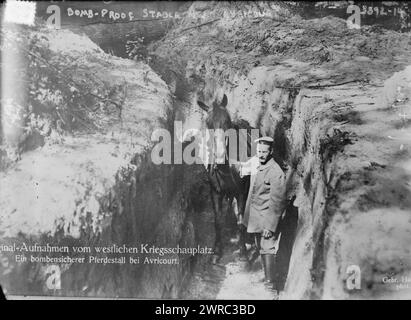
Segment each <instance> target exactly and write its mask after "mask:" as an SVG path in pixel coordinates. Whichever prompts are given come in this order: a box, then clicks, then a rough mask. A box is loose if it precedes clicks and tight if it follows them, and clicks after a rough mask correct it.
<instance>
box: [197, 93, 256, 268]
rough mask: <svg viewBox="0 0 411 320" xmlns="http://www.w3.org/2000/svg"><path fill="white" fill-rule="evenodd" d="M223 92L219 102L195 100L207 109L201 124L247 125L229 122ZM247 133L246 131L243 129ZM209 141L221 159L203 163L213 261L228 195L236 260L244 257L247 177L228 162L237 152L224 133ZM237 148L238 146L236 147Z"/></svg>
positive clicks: (220, 249)
mask: <svg viewBox="0 0 411 320" xmlns="http://www.w3.org/2000/svg"><path fill="white" fill-rule="evenodd" d="M227 102H228V99H227V96H226V95H225V94H224V97H223V99H222V101H221V103H218V102H217V100H215V101H214V102H213V104H212V105H211V106H208V105H206V104H205V103H204V102H202V101H199V100H198V101H197V104H198V106H199V107H200V108H201V109H203V110H204V111H206V112H207V117H206V120H205V124H206V127H207V129H212V130H215V132H217V131H218V130H217V129H221V131H220V133H221V132H226V131H227V130H229V129H234V130H236V132H237V137H238V132H239V129H251V128H250V126H249V125H248V123H246V121H243V122H238V123H233V122H232V120H231V117H230V115H229V113H228V111H227V108H226V106H227ZM247 135H248V133H247ZM213 139H214V140H213V141H211V150H212V153H213V155H214V157H213V159H214V160H215V159H223V161H212V162H211V163H208V164H207V174H208V181H209V184H210V191H211V199H212V203H213V209H214V221H215V233H216V236H215V243H214V260H213V262H214V263H217V262H218V260H219V259H220V258H221V255H222V252H223V239H222V232H223V227H224V215H223V212H222V209H223V200H224V198H226V199H228V203H229V208H230V206H231V204H232V203H233V201H234V199H235V200H236V202H237V212H238V214H237V213H236V216H237V225H238V235H239V238H238V246H239V258H240V261H247V250H246V236H247V230H246V227H245V226H244V225H243V224H242V223H241V219H242V218H243V216H244V210H245V206H246V201H247V195H248V189H249V186H250V177H249V176H244V177H242V176H241V174H240V169H239V166H237V165H235V164H233V163H231V162H230V159H229V157H233V156H234V157H236V159H237V155H229V153H228V150H230V148H229V142H228V140H227V139H226V136H225V135H224V134H215V135H214V136H213ZM250 140H251V139H249V137H247V154H250V150H251V141H250ZM237 150H238V149H237Z"/></svg>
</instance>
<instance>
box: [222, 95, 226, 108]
mask: <svg viewBox="0 0 411 320" xmlns="http://www.w3.org/2000/svg"><path fill="white" fill-rule="evenodd" d="M227 103H228V99H227V96H226V95H225V94H224V96H223V101H221V106H222V107H224V108H225V107H226V106H227Z"/></svg>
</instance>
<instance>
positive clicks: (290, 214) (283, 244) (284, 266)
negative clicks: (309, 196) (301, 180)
mask: <svg viewBox="0 0 411 320" xmlns="http://www.w3.org/2000/svg"><path fill="white" fill-rule="evenodd" d="M294 200H295V196H294V197H293V198H292V199H291V200H290V201H289V202H288V205H287V209H286V212H285V214H284V216H283V218H282V219H281V221H280V226H279V228H280V230H281V239H280V246H279V248H278V252H277V268H278V269H277V270H278V271H277V272H278V273H277V276H278V278H277V281H278V282H277V285H278V289H280V290H283V289H284V287H285V283H286V281H287V275H288V269H289V266H290V259H291V254H292V249H293V246H294V241H295V236H296V231H297V224H298V208H297V207H295V206H294V205H293V203H294Z"/></svg>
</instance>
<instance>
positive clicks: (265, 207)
mask: <svg viewBox="0 0 411 320" xmlns="http://www.w3.org/2000/svg"><path fill="white" fill-rule="evenodd" d="M255 142H257V154H256V156H255V157H253V158H251V159H250V160H249V161H248V163H246V165H245V166H242V175H246V174H251V180H250V190H249V192H248V198H247V203H246V208H245V212H244V220H243V224H244V225H245V226H246V227H247V232H248V233H252V234H254V239H255V244H256V247H257V250H258V251H259V253H260V256H261V261H262V264H263V268H264V276H265V277H264V278H265V284H266V286H267V287H269V288H270V289H272V290H277V286H276V282H277V279H276V266H275V264H276V254H277V250H278V244H279V240H280V234H279V230H278V222H279V220H280V217H281V215H282V213H283V211H284V210H285V204H286V187H285V185H286V184H285V174H284V172H283V171H282V169H281V168H280V166H279V165H278V164H277V163H276V162H275V161H274V159H273V158H272V143H273V139H272V138H270V137H262V138H259V139H257V140H255Z"/></svg>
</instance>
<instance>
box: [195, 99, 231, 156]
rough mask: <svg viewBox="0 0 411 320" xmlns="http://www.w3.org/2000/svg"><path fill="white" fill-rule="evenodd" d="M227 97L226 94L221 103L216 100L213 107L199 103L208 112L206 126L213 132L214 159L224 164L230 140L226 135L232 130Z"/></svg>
mask: <svg viewBox="0 0 411 320" xmlns="http://www.w3.org/2000/svg"><path fill="white" fill-rule="evenodd" d="M227 102H228V99H227V96H226V95H225V94H224V96H223V99H222V101H221V102H218V101H217V100H215V101H214V102H213V103H212V105H211V106H208V105H206V104H205V103H204V102H201V101H197V103H198V105H199V107H200V108H201V109H203V110H204V111H206V112H207V118H206V126H207V129H210V130H214V131H213V138H214V139H213V141H210V142H211V145H212V150H213V155H214V157H213V158H214V159H215V161H216V162H217V163H224V161H225V159H226V155H227V147H228V140H227V137H226V135H225V134H224V133H225V132H226V131H227V130H228V129H231V128H232V122H231V118H230V115H229V113H228V111H227V108H226V107H227Z"/></svg>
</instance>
